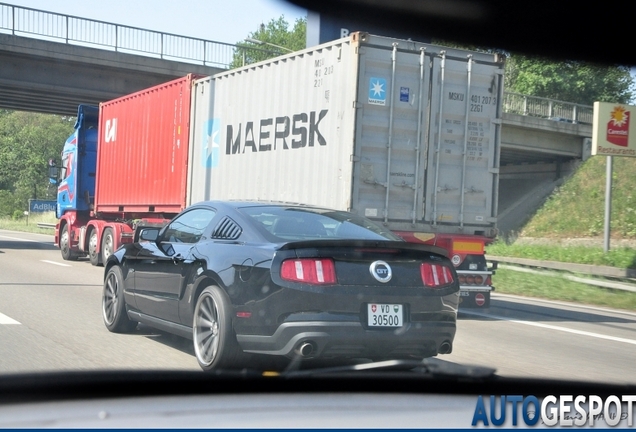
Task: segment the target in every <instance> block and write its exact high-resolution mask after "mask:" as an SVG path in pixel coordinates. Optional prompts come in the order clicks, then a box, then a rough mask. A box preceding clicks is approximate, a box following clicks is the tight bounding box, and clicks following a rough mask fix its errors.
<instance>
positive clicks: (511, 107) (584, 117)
mask: <svg viewBox="0 0 636 432" xmlns="http://www.w3.org/2000/svg"><path fill="white" fill-rule="evenodd" d="M503 111H504V112H505V113H511V114H521V115H525V116H532V117H541V118H545V119H550V120H555V121H561V122H567V123H575V124H576V123H582V124H592V121H593V117H594V107H592V106H590V105H580V104H575V103H571V102H564V101H560V100H555V99H548V98H542V97H538V96H528V95H523V94H519V93H511V92H504V101H503Z"/></svg>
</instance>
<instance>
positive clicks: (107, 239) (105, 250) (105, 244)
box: [102, 228, 115, 264]
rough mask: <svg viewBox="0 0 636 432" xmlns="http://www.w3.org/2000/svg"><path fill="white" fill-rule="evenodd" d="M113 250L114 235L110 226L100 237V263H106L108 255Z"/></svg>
mask: <svg viewBox="0 0 636 432" xmlns="http://www.w3.org/2000/svg"><path fill="white" fill-rule="evenodd" d="M113 252H115V235H114V234H113V229H112V228H106V229H105V230H104V236H103V237H102V263H103V264H106V261H108V257H109V256H111V255H112V254H113Z"/></svg>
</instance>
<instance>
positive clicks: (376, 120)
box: [188, 33, 503, 237]
mask: <svg viewBox="0 0 636 432" xmlns="http://www.w3.org/2000/svg"><path fill="white" fill-rule="evenodd" d="M502 94H503V61H502V60H501V59H500V57H499V56H498V55H495V54H487V53H480V52H472V51H465V50H460V49H454V48H446V47H442V46H436V45H431V44H424V43H418V42H413V41H407V40H397V39H391V38H386V37H380V36H374V35H369V34H366V33H354V34H352V35H351V36H350V37H347V38H344V39H340V40H337V41H334V42H330V43H327V44H323V45H319V46H316V47H313V48H309V49H306V50H303V51H298V52H295V53H291V54H288V55H284V56H281V57H277V58H274V59H270V60H267V61H264V62H260V63H256V64H253V65H249V66H245V67H242V68H238V69H234V70H230V71H228V72H224V73H220V74H217V75H214V76H211V77H207V78H203V79H200V80H197V81H195V84H194V91H193V106H192V124H191V143H192V144H193V145H192V146H191V152H190V168H189V169H190V172H189V176H190V177H189V181H188V197H189V202H190V203H195V202H198V201H202V200H207V199H258V200H265V201H284V202H301V203H306V204H313V205H318V206H325V207H330V208H335V209H341V210H349V211H352V212H355V213H358V214H360V215H364V216H366V217H368V218H370V219H374V220H377V221H379V222H381V223H384V224H386V225H387V226H388V227H389V228H390V229H392V230H396V231H411V232H427V233H431V232H432V233H448V234H463V235H473V234H475V235H482V236H486V237H492V236H494V235H495V233H496V214H497V192H498V191H497V188H498V175H499V174H498V172H499V147H500V135H501V133H500V131H501V101H502Z"/></svg>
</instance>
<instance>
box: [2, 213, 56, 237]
mask: <svg viewBox="0 0 636 432" xmlns="http://www.w3.org/2000/svg"><path fill="white" fill-rule="evenodd" d="M38 222H42V223H52V224H54V223H56V222H57V218H56V217H55V213H53V212H46V213H36V214H32V215H29V217H28V219H27V218H26V217H22V218H20V219H18V220H14V219H12V218H0V229H6V230H13V231H26V232H33V233H40V234H51V235H52V234H53V230H52V229H50V228H38Z"/></svg>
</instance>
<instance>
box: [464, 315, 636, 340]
mask: <svg viewBox="0 0 636 432" xmlns="http://www.w3.org/2000/svg"><path fill="white" fill-rule="evenodd" d="M460 313H463V314H467V315H477V316H480V317H484V318H492V319H496V320H500V321H508V322H513V323H516V324H523V325H527V326H532V327H541V328H545V329H550V330H557V331H562V332H565V333H573V334H577V335H581V336H589V337H594V338H598V339H605V340H610V341H614V342H622V343H626V344H631V345H636V340H633V339H625V338H619V337H615V336H607V335H604V334H600V333H592V332H587V331H583V330H574V329H570V328H567V327H560V326H554V325H550V324H541V323H536V322H531V321H522V320H516V319H510V318H506V317H502V316H498V315H491V314H486V313H481V312H473V311H466V310H463V311H461V312H460Z"/></svg>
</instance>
